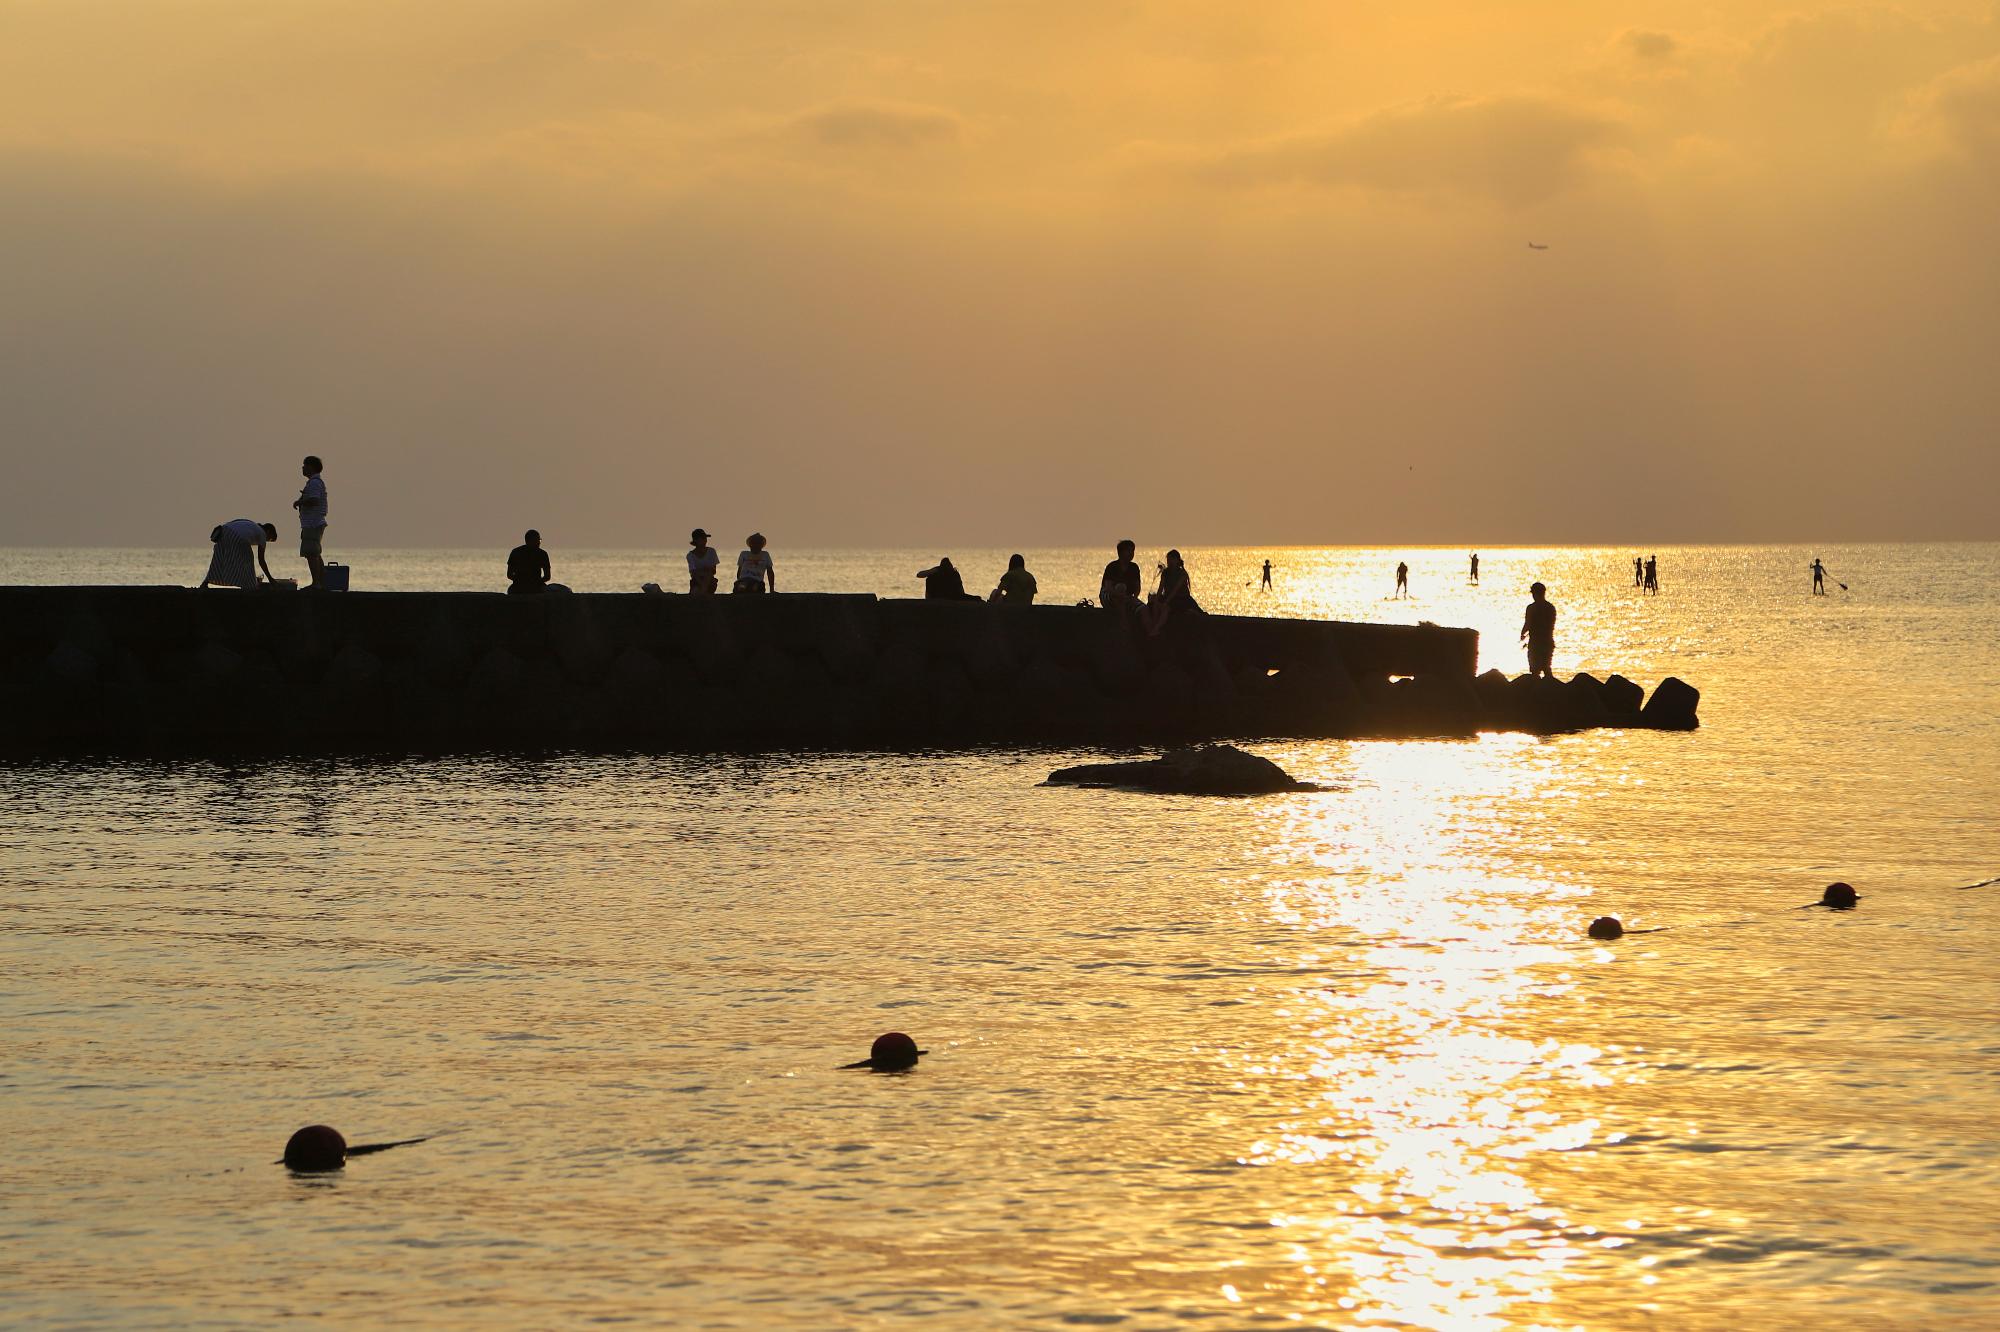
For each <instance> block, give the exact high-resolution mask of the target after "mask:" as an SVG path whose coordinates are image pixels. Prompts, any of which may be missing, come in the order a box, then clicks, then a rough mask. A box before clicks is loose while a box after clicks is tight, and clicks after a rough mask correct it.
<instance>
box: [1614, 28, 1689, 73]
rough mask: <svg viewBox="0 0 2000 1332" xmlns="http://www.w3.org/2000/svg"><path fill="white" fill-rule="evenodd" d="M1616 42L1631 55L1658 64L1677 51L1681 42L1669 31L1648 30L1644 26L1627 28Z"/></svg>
mask: <svg viewBox="0 0 2000 1332" xmlns="http://www.w3.org/2000/svg"><path fill="white" fill-rule="evenodd" d="M1618 42H1619V44H1620V45H1621V46H1623V47H1624V48H1625V49H1626V50H1627V51H1629V52H1631V54H1632V55H1633V57H1634V58H1635V59H1638V60H1642V61H1645V62H1646V63H1648V64H1658V63H1659V62H1661V61H1664V60H1667V59H1669V58H1671V57H1672V56H1673V54H1674V53H1675V52H1676V51H1679V50H1680V48H1681V44H1680V43H1679V42H1678V41H1676V40H1674V37H1673V35H1672V34H1671V33H1665V32H1650V31H1647V30H1646V29H1644V28H1628V29H1626V30H1625V31H1624V32H1623V33H1622V34H1620V35H1619V38H1618Z"/></svg>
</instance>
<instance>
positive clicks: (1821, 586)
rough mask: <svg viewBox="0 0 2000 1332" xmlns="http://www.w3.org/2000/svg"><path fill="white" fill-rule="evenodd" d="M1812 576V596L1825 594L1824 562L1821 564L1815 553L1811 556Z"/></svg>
mask: <svg viewBox="0 0 2000 1332" xmlns="http://www.w3.org/2000/svg"><path fill="white" fill-rule="evenodd" d="M1812 576H1813V595H1814V596H1816V597H1823V596H1825V595H1826V566H1825V565H1824V564H1821V563H1820V562H1819V556H1817V555H1815V556H1813V562H1812Z"/></svg>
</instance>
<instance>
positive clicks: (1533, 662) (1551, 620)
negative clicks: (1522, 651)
mask: <svg viewBox="0 0 2000 1332" xmlns="http://www.w3.org/2000/svg"><path fill="white" fill-rule="evenodd" d="M1548 591H1549V589H1548V588H1547V587H1545V586H1544V585H1543V584H1541V583H1531V584H1529V585H1528V595H1529V596H1530V597H1533V598H1534V600H1532V601H1530V602H1529V603H1528V613H1527V614H1526V615H1524V616H1522V617H1521V639H1522V641H1523V642H1525V643H1527V645H1528V674H1529V675H1531V676H1534V675H1545V676H1548V677H1549V678H1550V679H1554V678H1555V672H1554V671H1553V670H1552V669H1551V668H1550V664H1551V663H1552V662H1553V661H1554V660H1555V655H1556V606H1555V603H1554V602H1553V601H1550V600H1549V599H1548Z"/></svg>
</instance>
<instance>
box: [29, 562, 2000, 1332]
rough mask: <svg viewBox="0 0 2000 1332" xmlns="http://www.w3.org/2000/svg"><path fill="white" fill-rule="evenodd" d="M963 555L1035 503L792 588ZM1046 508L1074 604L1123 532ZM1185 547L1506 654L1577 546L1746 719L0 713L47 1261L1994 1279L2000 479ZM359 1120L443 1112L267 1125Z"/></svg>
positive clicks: (1996, 1314) (350, 1286) (893, 1282)
mask: <svg viewBox="0 0 2000 1332" xmlns="http://www.w3.org/2000/svg"><path fill="white" fill-rule="evenodd" d="M334 535H335V538H336V539H335V540H333V541H331V542H330V543H329V555H330V557H331V558H333V559H335V560H342V561H344V562H346V563H348V564H349V566H350V568H351V570H352V583H353V586H354V587H355V588H356V589H358V590H381V589H388V590H400V589H473V590H478V589H484V590H498V588H499V587H500V586H501V585H502V583H503V577H502V568H503V565H504V560H505V551H504V550H484V551H458V550H359V549H357V550H353V551H346V550H343V549H342V548H341V547H340V545H339V543H338V540H337V532H336V533H335V534H334ZM551 553H552V557H553V560H554V565H555V576H556V578H557V580H558V581H561V582H563V583H566V584H567V585H569V586H570V587H572V588H574V589H575V590H577V591H579V592H619V593H632V594H635V595H636V594H637V592H638V589H639V586H640V585H641V584H642V583H644V582H648V581H653V582H658V583H660V584H661V585H663V586H664V587H666V588H667V589H668V590H669V591H670V592H672V591H678V590H680V589H682V588H684V587H685V575H684V570H683V565H682V563H681V551H680V550H679V549H677V548H669V549H663V550H657V551H637V550H634V551H570V550H566V549H563V548H561V547H557V548H556V549H554V550H553V551H552V552H551ZM943 553H950V554H952V555H953V557H954V562H955V563H957V564H958V565H959V566H960V568H961V569H962V570H964V572H965V575H966V582H967V585H968V587H969V588H971V589H972V590H974V591H979V592H983V591H985V590H986V588H988V587H990V586H991V585H992V580H994V579H997V577H998V575H999V573H1000V571H1001V569H1002V568H1003V567H1004V564H1005V557H1006V556H1007V555H1008V554H1009V553H1011V552H1008V551H973V550H966V551H952V552H940V551H936V550H797V551H794V550H788V549H786V548H784V547H783V546H782V545H779V546H774V547H773V555H774V558H775V565H776V571H777V577H778V586H779V589H780V594H781V595H782V594H784V593H785V592H791V591H841V592H858V591H868V592H875V593H878V594H881V595H884V596H914V595H917V593H918V590H919V589H920V587H921V586H922V585H921V583H920V582H919V581H918V580H917V578H916V573H917V571H918V570H920V569H922V568H925V567H927V566H929V565H930V564H932V563H934V562H935V560H936V558H937V556H938V555H940V554H943ZM1022 553H1023V554H1024V555H1025V556H1026V557H1027V563H1028V567H1029V569H1030V570H1031V571H1032V572H1034V573H1035V575H1036V576H1037V578H1038V580H1039V583H1040V588H1041V599H1042V600H1043V601H1047V602H1057V603H1069V602H1075V601H1078V600H1082V599H1084V598H1087V597H1091V596H1094V595H1095V591H1096V581H1097V571H1098V570H1099V569H1100V568H1101V567H1102V565H1103V563H1104V562H1105V561H1106V560H1108V559H1110V558H1111V552H1110V551H1109V550H1108V549H1102V550H1100V549H1062V550H1027V551H1023V552H1022ZM1184 553H1185V555H1186V557H1187V562H1188V566H1189V568H1190V569H1191V571H1192V574H1193V580H1194V593H1195V596H1196V597H1197V599H1199V600H1200V601H1201V602H1202V603H1203V605H1205V606H1206V607H1207V608H1208V609H1210V610H1212V611H1227V612H1231V613H1237V614H1253V615H1281V616H1315V617H1335V618H1341V619H1352V620H1366V621H1380V622H1391V623H1414V622H1417V621H1420V620H1429V621H1432V622H1435V623H1438V624H1445V625H1464V626H1470V627H1473V628H1476V629H1478V630H1479V631H1480V634H1481V640H1480V641H1481V648H1480V656H1481V667H1482V669H1484V668H1486V667H1498V668H1500V669H1502V670H1505V671H1508V672H1509V673H1517V672H1518V671H1519V670H1520V669H1521V668H1522V665H1523V656H1522V652H1521V648H1520V645H1519V641H1518V632H1519V628H1520V623H1521V615H1522V608H1523V606H1524V605H1525V604H1526V601H1527V591H1526V589H1527V586H1528V584H1529V583H1530V582H1532V581H1541V582H1544V583H1546V584H1547V585H1548V588H1549V596H1550V599H1551V600H1552V601H1554V602H1555V603H1556V605H1557V607H1558V608H1559V617H1560V618H1559V620H1558V624H1557V650H1556V659H1555V661H1556V669H1557V671H1558V673H1560V674H1562V675H1564V676H1568V675H1570V674H1572V673H1574V672H1578V671H1590V672H1592V673H1594V674H1596V675H1599V676H1600V677H1601V676H1603V675H1605V674H1608V673H1610V672H1612V671H1618V672H1622V673H1623V674H1625V675H1627V676H1629V677H1631V678H1633V679H1635V680H1638V681H1640V682H1641V683H1643V684H1644V685H1646V686H1647V687H1648V688H1650V687H1651V686H1652V685H1654V684H1655V683H1657V682H1658V681H1659V680H1660V679H1662V678H1663V677H1665V676H1668V675H1673V676H1678V677H1680V678H1682V679H1684V680H1686V681H1688V682H1689V683H1691V684H1693V685H1695V686H1696V687H1697V688H1698V689H1700V691H1701V728H1700V729H1699V730H1698V731H1695V732H1693V733H1690V734H1668V733H1655V732H1646V731H1618V730H1599V731H1591V732H1586V733H1580V734H1574V735H1560V736H1550V737H1538V736H1531V735H1519V734H1507V735H1482V736H1479V737H1478V738H1476V739H1470V740H1414V741H1305V740H1296V739H1282V738H1268V737H1267V738H1257V737H1251V738H1247V739H1246V740H1245V741H1244V742H1243V743H1244V744H1245V746H1246V747H1247V748H1250V749H1253V750H1255V751H1256V752H1258V753H1261V754H1264V755H1267V756H1269V757H1270V758H1272V759H1275V760H1276V761H1277V762H1279V763H1280V764H1282V765H1283V766H1284V767H1285V768H1286V769H1287V770H1289V771H1290V772H1291V773H1292V774H1293V775H1294V776H1296V777H1299V778H1301V779H1303V780H1306V781H1309V782H1312V783H1315V784H1317V786H1318V788H1319V789H1317V790H1314V791H1308V792H1299V793H1293V794H1285V795H1273V796H1261V797H1253V798H1243V799H1203V798H1193V797H1180V796H1169V795H1153V794H1144V793H1139V792H1130V791H1118V790H1102V789H1075V788H1051V787H1046V786H1044V785H1042V781H1043V779H1044V777H1046V776H1047V774H1048V773H1049V771H1050V770H1051V769H1054V768H1056V767H1060V766H1063V765H1066V764H1070V763H1076V762H1084V761H1090V760H1092V759H1094V758H1099V757H1105V756H1107V755H1110V756H1119V755H1120V754H1121V753H1122V752H1114V751H1102V750H1089V749H1068V748H1057V749H1051V748H1047V747H1043V746H1029V745H1023V746H1019V747H1013V748H1005V747H1003V748H995V749H981V750H974V751H963V750H939V751H934V752H930V751H919V752H906V751H897V752H860V753H856V752H840V753H831V752H810V751H802V752H786V751H778V752H761V753H720V754H687V753H672V754H659V755H640V754H629V753H628V754H617V755H598V754H587V753H565V752H545V753H474V754H451V755H410V754H383V755H345V754H343V755H334V754H321V753H298V754H294V755H289V756H284V757H277V758H271V757H260V758H256V759H244V760H236V761H232V760H229V759H226V758H218V757H205V758H199V759H173V758H164V757H140V758H92V759H79V760H76V761H50V760H46V759H43V760H36V761H27V760H20V759H15V760H0V1052H4V1058H0V1124H4V1154H0V1322H4V1323H7V1324H9V1325H12V1326H23V1327H38V1328H39V1327H49V1328H108V1327H121V1328H122V1327H166V1326H172V1327H190V1328H264V1327H276V1326H289V1325H314V1326H322V1327H343V1328H346V1327H382V1326H396V1327H465V1328H474V1327H477V1328H544V1327H572V1326H586V1325H600V1324H602V1325H620V1324H624V1325H637V1326H649V1327H651V1326H660V1327H676V1328H691V1329H692V1328H712V1329H766V1328H769V1329H808V1328H812V1329H819V1328H870V1329H880V1328H888V1329H895V1328H910V1329H917V1328H940V1329H956V1328H975V1329H976V1328H1038V1329H1040V1328H1046V1329H1065V1328H1077V1327H1108V1328H1123V1329H1179V1328H1198V1329H1235V1328H1285V1329H1290V1328H1422V1329H1475V1330H1479V1332H1485V1330H1488V1329H1510V1328H1532V1329H1545V1328H1546V1329H1554V1328H1733V1329H1757V1328H1787V1329H1796V1328H1903V1327H1912V1328H1986V1327H1993V1326H1996V1325H2000V1231H1996V1228H1995V1226H1994V1218H1995V1215H1996V1210H2000V948H1996V942H1997V941H2000V882H1996V880H2000V545H1995V544H1937V545H1917V544H1904V545H1850V546H1827V547H1806V546H1795V545H1775V546H1679V547H1660V548H1646V549H1614V548H1576V547H1558V548H1534V549H1529V548H1493V549H1482V550H1480V551H1479V555H1480V574H1481V577H1480V580H1479V582H1478V583H1477V584H1476V585H1475V584H1473V583H1472V582H1471V580H1470V578H1469V576H1468V573H1469V560H1468V557H1469V555H1470V554H1471V551H1470V550H1469V549H1465V548H1458V547H1454V548H1450V549H1444V548H1436V547H1426V548H1410V549H1395V548H1367V549H1359V548H1327V549H1262V548H1259V549H1251V548H1200V547H1188V548H1184ZM733 554H734V550H733V548H730V547H725V549H724V551H723V556H724V562H725V564H727V563H728V559H729V557H730V556H731V555H733ZM1161 554H1162V552H1161V551H1160V550H1159V549H1156V548H1152V547H1143V548H1142V549H1141V552H1140V560H1141V563H1142V566H1143V567H1146V568H1148V569H1150V568H1151V566H1152V564H1153V563H1154V562H1155V561H1157V560H1158V558H1159V557H1160V555H1161ZM205 555H206V547H205V546H203V547H200V548H194V549H182V550H176V551H118V550H75V551H52V550H0V583H5V584H16V583H148V584H183V585H192V584H193V583H195V582H197V581H199V579H200V577H201V574H202V570H203V565H204V563H205ZM1635 556H1656V557H1657V559H1658V568H1659V590H1658V593H1657V595H1647V594H1645V593H1644V592H1643V591H1642V590H1640V589H1637V588H1635V587H1634V586H1633V579H1632V560H1633V558H1634V557H1635ZM1815 557H1820V558H1823V559H1824V561H1825V564H1826V567H1827V569H1828V571H1829V582H1828V593H1827V595H1825V596H1815V595H1812V592H1811V584H1810V576H1809V574H1808V571H1807V566H1808V564H1809V563H1810V562H1811V561H1812V560H1813V559H1814V558H1815ZM1267 558H1268V559H1269V560H1270V561H1271V562H1272V566H1273V586H1272V588H1271V590H1269V591H1265V590H1264V589H1263V588H1262V587H1261V586H1260V583H1261V579H1260V577H1259V574H1260V571H1261V567H1262V563H1263V561H1264V560H1265V559H1267ZM1399 561H1400V562H1404V563H1407V564H1408V565H1409V568H1410V595H1409V597H1408V598H1407V599H1403V598H1396V597H1394V596H1393V592H1394V574H1393V570H1394V567H1395V565H1396V564H1397V563H1398V562H1399ZM273 567H274V570H276V571H277V572H279V573H280V574H281V575H290V574H292V573H294V572H296V569H297V567H298V562H297V561H296V560H295V559H293V558H291V556H290V553H289V552H285V553H284V555H283V556H282V557H281V559H280V560H274V563H273ZM211 595H217V596H231V595H244V594H241V593H234V592H217V593H212V594H211ZM273 595H275V594H273ZM9 705H10V706H16V707H19V706H32V704H31V703H30V702H29V701H27V700H22V699H13V700H10V701H9ZM295 706H297V707H300V708H313V707H315V706H318V704H317V702H316V701H315V700H314V699H313V698H311V697H300V698H298V699H297V700H296V701H295ZM1836 880H1839V881H1844V882H1847V883H1850V884H1852V885H1853V886H1854V887H1855V888H1856V889H1857V890H1858V892H1859V894H1860V901H1859V905H1858V907H1857V908H1856V909H1854V910H1852V911H1844V912H1836V911H1829V910H1825V909H1822V908H1819V907H1817V906H1815V905H1813V904H1814V903H1816V902H1817V901H1818V900H1819V898H1820V895H1821V891H1822V889H1823V888H1824V887H1825V886H1826V885H1827V884H1828V883H1830V882H1833V881H1836ZM1604 915H1610V916H1616V917H1618V918H1619V919H1620V920H1621V921H1622V922H1623V923H1624V925H1625V927H1626V929H1627V930H1628V931H1629V933H1628V934H1627V935H1626V936H1625V937H1624V938H1622V939H1619V940H1617V941H1615V942H1596V941H1593V940H1592V939H1590V938H1588V937H1587V936H1586V927H1587V926H1588V924H1589V922H1590V921H1591V920H1592V919H1593V918H1594V917H1598V916H1604ZM892 1030H893V1031H904V1032H908V1033H909V1034H911V1035H912V1036H914V1037H915V1038H916V1040H917V1041H918V1043H919V1044H920V1045H921V1046H922V1047H923V1048H924V1049H925V1050H926V1051H927V1052H928V1053H927V1054H926V1055H925V1056H924V1058H923V1059H922V1061H921V1063H920V1064H919V1065H918V1066H917V1067H916V1068H915V1069H914V1070H911V1071H908V1072H904V1073H874V1072H871V1071H867V1070H856V1069H847V1068H843V1067H841V1066H842V1065H845V1064H848V1063H850V1062H852V1061H854V1060H857V1059H860V1058H862V1057H864V1056H865V1055H866V1054H867V1052H868V1049H869V1043H870V1041H871V1040H872V1039H873V1038H874V1037H875V1036H877V1035H878V1034H880V1033H883V1032H887V1031H892ZM315 1123H323V1124H329V1125H332V1126H334V1127H335V1128H337V1129H339V1130H340V1131H341V1132H343V1133H344V1134H345V1135H346V1136H347V1138H348V1139H349V1141H350V1142H354V1143H374V1142H384V1141H394V1140H401V1139H410V1138H424V1139H426V1140H425V1141H423V1142H420V1143H416V1144H414V1145H409V1146H402V1147H397V1148H395V1149H393V1150H389V1151H384V1152H379V1153H376V1154H373V1155H366V1156H357V1157H355V1158H354V1159H352V1160H351V1161H350V1162H349V1164H348V1165H347V1168H346V1169H345V1170H343V1171H340V1172H338V1173H331V1174H317V1175H305V1174H294V1173H292V1172H290V1171H288V1170H286V1169H285V1168H284V1167H283V1166H281V1165H278V1164H276V1161H277V1159H278V1157H279V1155H280V1152H281V1150H282V1148H283V1145H284V1143H285V1140H286V1138H287V1136H288V1135H289V1134H290V1133H291V1132H292V1131H293V1130H294V1129H296V1128H298V1127H300V1126H302V1125H307V1124H315Z"/></svg>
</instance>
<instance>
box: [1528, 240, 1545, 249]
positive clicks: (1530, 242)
mask: <svg viewBox="0 0 2000 1332" xmlns="http://www.w3.org/2000/svg"><path fill="white" fill-rule="evenodd" d="M1528 248H1529V249H1531V250H1546V249H1548V248H1549V247H1548V246H1546V245H1537V244H1535V243H1534V242H1533V241H1529V242H1528Z"/></svg>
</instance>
